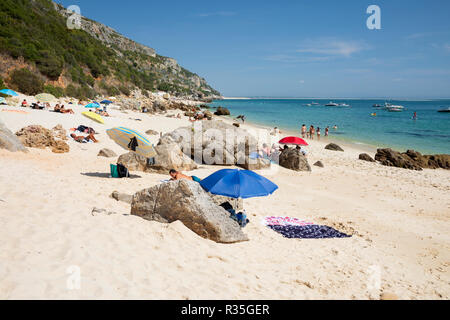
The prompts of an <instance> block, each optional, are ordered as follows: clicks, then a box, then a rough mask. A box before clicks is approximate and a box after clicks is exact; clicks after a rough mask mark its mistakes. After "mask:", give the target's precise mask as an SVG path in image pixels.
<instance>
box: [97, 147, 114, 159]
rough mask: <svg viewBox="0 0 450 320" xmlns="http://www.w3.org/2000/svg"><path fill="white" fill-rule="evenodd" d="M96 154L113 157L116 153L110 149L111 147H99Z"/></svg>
mask: <svg viewBox="0 0 450 320" xmlns="http://www.w3.org/2000/svg"><path fill="white" fill-rule="evenodd" d="M97 156H98V157H106V158H113V157H117V154H116V153H115V152H114V151H112V150H111V149H107V148H104V149H101V150H100V151H99V152H98V155H97Z"/></svg>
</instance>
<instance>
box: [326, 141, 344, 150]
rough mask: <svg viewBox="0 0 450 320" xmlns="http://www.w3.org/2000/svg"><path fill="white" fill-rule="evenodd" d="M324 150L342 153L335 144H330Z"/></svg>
mask: <svg viewBox="0 0 450 320" xmlns="http://www.w3.org/2000/svg"><path fill="white" fill-rule="evenodd" d="M325 149H327V150H332V151H344V149H342V148H341V147H340V146H338V145H337V144H336V143H330V144H327V145H326V146H325Z"/></svg>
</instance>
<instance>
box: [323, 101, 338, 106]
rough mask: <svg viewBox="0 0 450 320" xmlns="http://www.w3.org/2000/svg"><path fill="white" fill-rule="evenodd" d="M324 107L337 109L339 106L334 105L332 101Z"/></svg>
mask: <svg viewBox="0 0 450 320" xmlns="http://www.w3.org/2000/svg"><path fill="white" fill-rule="evenodd" d="M325 106H327V107H339V104H337V103H335V102H333V101H330V102H329V103H327V104H326V105H325Z"/></svg>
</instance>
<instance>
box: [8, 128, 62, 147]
mask: <svg viewBox="0 0 450 320" xmlns="http://www.w3.org/2000/svg"><path fill="white" fill-rule="evenodd" d="M16 136H17V137H18V138H19V140H20V141H21V142H22V144H23V145H24V146H27V147H30V148H39V149H45V148H47V147H50V148H51V149H52V152H54V153H65V152H69V150H70V147H69V145H68V144H67V143H66V142H64V141H62V140H57V139H55V136H54V132H53V131H51V130H49V129H46V128H44V127H42V126H39V125H31V126H28V127H25V128H22V129H21V130H20V131H18V132H16Z"/></svg>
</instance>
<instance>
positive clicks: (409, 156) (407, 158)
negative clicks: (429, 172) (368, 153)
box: [375, 149, 450, 170]
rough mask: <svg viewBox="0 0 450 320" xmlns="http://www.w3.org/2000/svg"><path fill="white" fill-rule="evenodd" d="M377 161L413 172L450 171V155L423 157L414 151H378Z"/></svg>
mask: <svg viewBox="0 0 450 320" xmlns="http://www.w3.org/2000/svg"><path fill="white" fill-rule="evenodd" d="M375 159H376V160H378V161H380V162H381V164H382V165H385V166H393V167H398V168H404V169H411V170H422V168H424V169H438V168H442V169H447V170H448V169H450V155H448V154H435V155H422V154H421V153H420V152H418V151H414V150H407V151H406V152H403V153H400V152H398V151H394V150H392V149H378V150H377V154H376V155H375Z"/></svg>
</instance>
